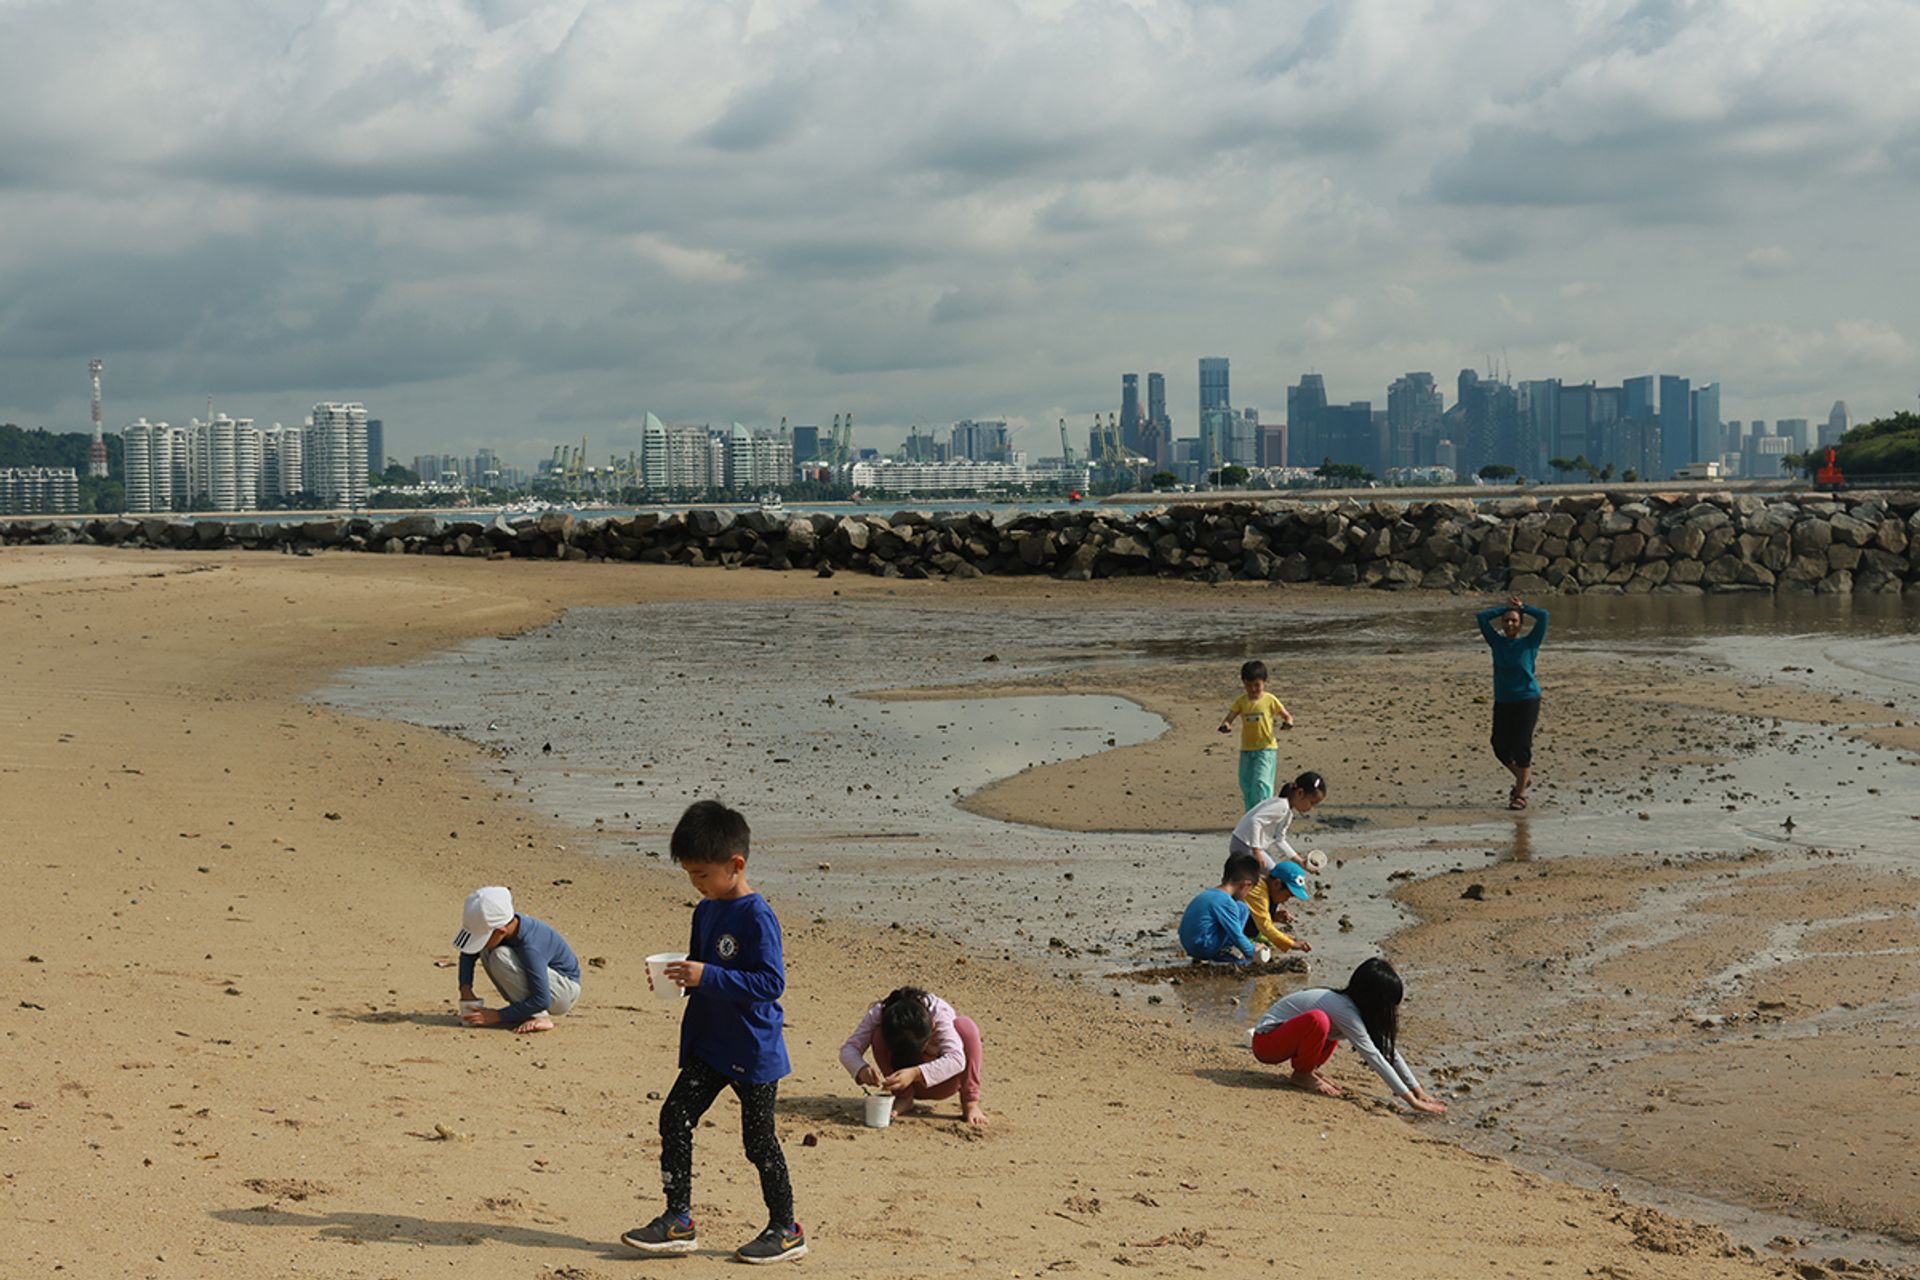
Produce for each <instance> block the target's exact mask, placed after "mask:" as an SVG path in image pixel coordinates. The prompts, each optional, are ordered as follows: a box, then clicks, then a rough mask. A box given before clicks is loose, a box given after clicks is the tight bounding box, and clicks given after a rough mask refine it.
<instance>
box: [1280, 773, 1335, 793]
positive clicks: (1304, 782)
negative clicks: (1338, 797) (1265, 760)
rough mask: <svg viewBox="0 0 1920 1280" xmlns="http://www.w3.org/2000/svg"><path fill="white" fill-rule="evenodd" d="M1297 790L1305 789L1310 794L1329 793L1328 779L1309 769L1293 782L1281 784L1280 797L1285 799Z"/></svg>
mask: <svg viewBox="0 0 1920 1280" xmlns="http://www.w3.org/2000/svg"><path fill="white" fill-rule="evenodd" d="M1296 791H1305V792H1306V793H1308V794H1309V795H1316V796H1324V795H1326V794H1327V780H1326V779H1325V778H1323V777H1321V776H1320V775H1319V774H1317V773H1315V772H1314V771H1313V770H1311V769H1309V770H1307V771H1306V772H1305V773H1303V774H1301V775H1300V776H1299V777H1297V778H1295V779H1294V780H1293V781H1292V782H1283V783H1281V784H1280V798H1281V799H1283V800H1284V799H1286V798H1287V797H1288V796H1290V795H1292V794H1293V793H1294V792H1296Z"/></svg>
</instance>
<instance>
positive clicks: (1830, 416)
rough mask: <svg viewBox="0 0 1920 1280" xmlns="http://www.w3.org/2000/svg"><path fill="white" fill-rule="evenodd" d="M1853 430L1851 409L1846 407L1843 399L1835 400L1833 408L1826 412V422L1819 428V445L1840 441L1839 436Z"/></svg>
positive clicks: (1822, 446) (1824, 445) (1823, 445)
mask: <svg viewBox="0 0 1920 1280" xmlns="http://www.w3.org/2000/svg"><path fill="white" fill-rule="evenodd" d="M1851 430H1853V411H1852V410H1850V409H1848V408H1847V402H1846V401H1845V400H1835V401H1834V402H1833V408H1832V409H1830V410H1828V412H1827V423H1826V425H1825V426H1823V427H1821V428H1820V447H1821V448H1822V449H1824V448H1826V447H1827V446H1829V445H1836V444H1839V443H1840V437H1841V436H1844V435H1845V434H1847V432H1849V431H1851Z"/></svg>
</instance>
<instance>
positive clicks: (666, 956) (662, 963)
mask: <svg viewBox="0 0 1920 1280" xmlns="http://www.w3.org/2000/svg"><path fill="white" fill-rule="evenodd" d="M686 958H687V953H686V952H684V951H662V952H660V953H659V954H658V955H651V956H648V957H647V987H648V989H649V990H651V991H652V992H653V994H654V996H655V997H656V998H658V999H661V1000H678V999H679V998H680V993H681V991H682V990H684V988H682V987H681V986H680V985H679V984H678V983H676V982H674V981H673V980H672V979H671V978H669V977H667V966H668V965H669V964H671V963H673V962H674V961H675V960H685V959H686Z"/></svg>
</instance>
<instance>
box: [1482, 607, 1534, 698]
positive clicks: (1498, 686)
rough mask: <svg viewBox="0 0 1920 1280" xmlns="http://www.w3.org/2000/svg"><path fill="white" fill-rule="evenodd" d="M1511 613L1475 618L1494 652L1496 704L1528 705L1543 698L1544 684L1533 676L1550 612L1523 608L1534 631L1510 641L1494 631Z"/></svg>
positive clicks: (1488, 612) (1497, 611) (1493, 611)
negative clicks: (1503, 616)
mask: <svg viewBox="0 0 1920 1280" xmlns="http://www.w3.org/2000/svg"><path fill="white" fill-rule="evenodd" d="M1505 612H1507V606H1505V605H1501V606H1500V607H1499V608H1497V609H1482V610H1481V611H1480V612H1479V613H1477V614H1475V615H1474V617H1475V618H1476V620H1478V622H1479V623H1480V635H1481V636H1482V637H1483V638H1484V639H1485V640H1486V642H1487V647H1488V648H1489V649H1492V650H1493V700H1494V701H1495V702H1525V701H1527V700H1528V699H1529V698H1537V697H1539V696H1540V682H1539V681H1538V680H1536V679H1535V678H1534V675H1533V659H1534V655H1536V654H1538V653H1539V652H1540V642H1541V641H1542V640H1545V639H1546V638H1547V611H1546V610H1545V609H1536V608H1534V607H1533V606H1532V605H1530V604H1527V605H1521V606H1520V612H1521V613H1524V614H1526V615H1527V616H1528V617H1529V618H1532V619H1533V630H1531V631H1529V632H1527V633H1526V634H1525V635H1523V636H1519V637H1517V638H1515V639H1512V640H1509V639H1507V638H1506V637H1505V636H1503V635H1501V634H1500V633H1499V632H1498V631H1495V630H1494V629H1493V620H1494V619H1495V618H1497V617H1499V616H1500V615H1501V614H1503V613H1505Z"/></svg>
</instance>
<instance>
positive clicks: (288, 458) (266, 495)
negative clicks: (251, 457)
mask: <svg viewBox="0 0 1920 1280" xmlns="http://www.w3.org/2000/svg"><path fill="white" fill-rule="evenodd" d="M306 457H307V438H306V432H304V431H302V430H301V429H300V428H299V427H284V426H282V425H280V424H279V423H277V422H276V423H274V424H273V425H272V426H270V427H268V428H266V429H265V430H264V431H262V432H261V433H260V497H261V498H262V499H263V500H268V501H273V500H280V501H284V500H286V499H288V498H291V497H293V496H294V495H295V494H297V493H300V492H302V491H303V490H304V489H305V488H306V484H307V468H306ZM418 461H419V460H418V459H415V462H416V464H417V463H418ZM420 478H421V479H422V480H432V479H435V478H436V477H434V476H431V475H427V474H425V473H422V475H421V477H420Z"/></svg>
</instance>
